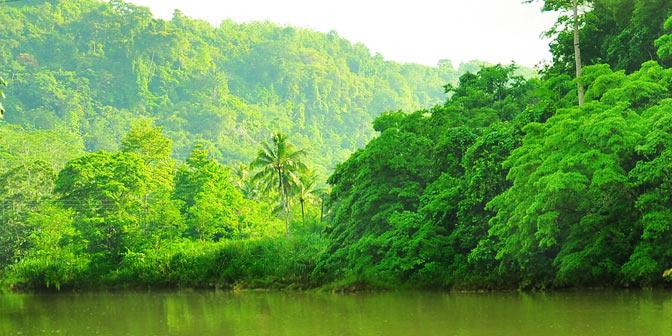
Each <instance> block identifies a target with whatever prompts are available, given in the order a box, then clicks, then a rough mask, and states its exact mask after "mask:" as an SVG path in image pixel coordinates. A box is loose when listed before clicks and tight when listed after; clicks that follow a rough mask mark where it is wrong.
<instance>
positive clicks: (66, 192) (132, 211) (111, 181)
mask: <svg viewBox="0 0 672 336" xmlns="http://www.w3.org/2000/svg"><path fill="white" fill-rule="evenodd" d="M149 174H150V172H149V170H148V169H147V167H146V165H145V164H144V161H143V160H142V158H140V157H139V156H138V155H137V154H135V153H105V152H100V153H91V154H88V155H86V156H83V157H81V158H79V159H75V160H73V161H70V162H69V163H68V164H67V165H66V167H65V168H64V169H63V170H62V171H61V172H60V173H59V174H58V177H57V179H56V187H55V191H56V193H57V194H58V201H59V202H58V204H60V205H61V206H63V207H64V208H66V209H72V210H73V211H74V223H75V224H74V225H75V227H76V228H77V230H78V231H79V232H81V233H82V237H83V238H84V239H85V240H87V241H88V248H87V251H88V252H89V253H90V254H91V255H92V258H93V260H95V262H94V265H95V267H97V268H98V271H108V270H109V269H111V268H114V267H116V266H117V265H118V264H119V263H120V262H121V260H122V259H123V257H124V255H125V254H126V253H127V252H128V251H132V250H134V249H135V248H137V247H138V246H139V244H140V243H142V242H143V239H144V237H143V234H142V231H141V230H142V227H141V225H140V224H141V223H142V218H143V216H144V215H145V214H146V204H147V203H146V201H145V200H146V199H145V196H146V195H147V190H148V189H149V184H150V183H149V181H150V180H151V179H150V176H149Z"/></svg>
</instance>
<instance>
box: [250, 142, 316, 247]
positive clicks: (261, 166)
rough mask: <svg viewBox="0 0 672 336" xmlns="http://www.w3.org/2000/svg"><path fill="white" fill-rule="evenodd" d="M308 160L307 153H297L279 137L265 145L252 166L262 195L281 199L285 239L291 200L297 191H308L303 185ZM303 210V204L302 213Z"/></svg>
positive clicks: (301, 151) (288, 143) (254, 178)
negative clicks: (273, 195)
mask: <svg viewBox="0 0 672 336" xmlns="http://www.w3.org/2000/svg"><path fill="white" fill-rule="evenodd" d="M305 156H306V152H305V151H304V150H297V149H295V148H294V146H293V145H292V144H291V143H290V142H289V141H288V140H287V136H286V135H284V134H281V133H276V134H274V135H273V138H272V139H271V143H267V142H266V143H263V144H262V149H261V150H259V153H258V154H257V158H256V159H255V160H254V161H252V163H251V164H250V167H251V168H252V169H257V170H258V171H257V172H256V174H255V175H254V176H253V178H252V179H253V181H258V182H259V186H260V187H261V191H262V192H266V193H268V192H274V193H275V194H276V195H279V197H280V199H279V203H280V205H281V206H282V211H283V214H284V217H285V236H287V235H289V211H290V207H289V206H290V205H289V198H290V196H291V194H292V193H293V192H294V191H295V190H297V189H300V190H301V191H303V192H304V193H305V191H306V189H305V188H304V187H305V185H304V184H303V183H302V181H301V174H303V173H305V172H306V170H307V167H306V165H305V163H304V162H303V159H304V158H305ZM304 196H305V195H304ZM304 201H305V199H304ZM303 206H304V202H303V201H302V202H301V207H302V211H303ZM302 215H303V213H302Z"/></svg>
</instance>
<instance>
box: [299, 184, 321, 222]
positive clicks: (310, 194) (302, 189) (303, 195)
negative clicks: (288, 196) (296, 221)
mask: <svg viewBox="0 0 672 336" xmlns="http://www.w3.org/2000/svg"><path fill="white" fill-rule="evenodd" d="M299 182H300V183H299V185H298V186H297V190H296V196H297V198H298V199H299V203H300V204H301V222H303V224H304V225H305V224H306V202H307V201H310V200H312V199H315V198H316V197H317V196H318V195H319V194H320V192H321V191H322V188H321V187H319V186H318V185H317V183H316V178H315V174H313V173H312V172H309V173H306V174H304V175H301V177H300V178H299Z"/></svg>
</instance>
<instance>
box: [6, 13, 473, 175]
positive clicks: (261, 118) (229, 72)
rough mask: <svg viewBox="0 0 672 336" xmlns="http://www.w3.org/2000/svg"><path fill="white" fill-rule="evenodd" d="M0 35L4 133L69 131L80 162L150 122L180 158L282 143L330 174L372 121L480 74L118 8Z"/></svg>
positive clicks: (41, 21)
mask: <svg viewBox="0 0 672 336" xmlns="http://www.w3.org/2000/svg"><path fill="white" fill-rule="evenodd" d="M0 22H2V25H0V45H1V46H2V48H0V76H1V77H4V78H5V79H7V80H8V82H9V84H10V85H9V86H8V88H7V90H6V91H7V92H6V93H7V96H8V99H7V101H6V104H5V105H6V106H10V108H9V109H8V111H7V115H6V118H5V119H6V121H7V122H9V123H14V124H21V125H25V126H28V127H34V128H37V129H59V130H63V129H66V130H69V131H72V132H73V133H75V134H80V135H81V136H82V137H83V141H84V144H85V147H86V149H87V150H89V151H97V150H115V149H117V148H118V145H119V139H120V138H121V137H122V135H123V134H125V133H126V132H127V131H128V128H129V125H130V123H131V122H132V120H133V119H134V118H135V117H138V116H148V117H151V118H153V119H155V121H156V123H157V124H158V125H160V126H163V127H164V131H165V132H166V134H167V135H168V136H169V137H170V138H172V139H173V140H174V143H175V153H174V154H175V155H176V156H177V157H179V158H184V157H186V156H187V154H188V153H189V151H190V150H191V149H192V148H193V146H194V145H195V144H196V143H201V144H203V145H205V146H206V147H208V148H209V149H210V151H211V153H213V155H214V156H215V157H217V158H218V159H219V160H220V161H223V162H228V161H233V160H240V161H244V162H249V161H250V159H251V158H252V157H253V155H254V154H255V151H256V148H257V144H258V143H260V142H261V141H262V140H266V139H267V138H268V137H269V136H270V134H271V133H272V132H275V131H280V132H284V133H289V134H292V138H293V142H294V143H296V144H297V146H299V147H303V148H310V149H311V151H312V154H313V155H311V158H314V160H316V161H317V162H316V163H317V164H319V165H320V166H321V167H322V168H323V169H325V168H326V169H329V168H330V167H333V166H334V165H335V163H336V162H339V161H342V160H344V159H345V158H347V156H348V155H349V153H351V152H352V150H353V149H355V148H358V147H361V146H363V144H365V143H366V142H367V141H368V140H369V139H370V138H371V137H372V136H373V134H374V131H373V129H372V128H371V126H370V125H371V123H372V120H373V119H374V118H375V117H376V116H377V115H379V114H380V113H382V112H384V111H387V110H399V109H401V110H409V111H412V110H415V109H418V108H422V107H428V106H431V105H433V104H436V103H439V102H441V101H443V100H444V99H445V94H444V92H443V89H442V87H443V85H445V84H447V83H451V82H455V81H456V80H457V78H458V77H459V75H460V74H461V73H464V72H465V71H469V70H471V71H475V70H477V68H478V63H469V64H463V65H461V66H460V68H459V69H455V68H453V66H452V65H451V64H450V62H440V64H439V65H438V66H437V67H427V66H422V65H417V64H399V63H395V62H390V61H386V60H384V59H383V57H382V56H380V55H372V54H371V52H370V51H369V50H368V49H367V48H366V47H365V46H364V45H362V44H352V43H350V42H349V41H347V40H345V39H343V38H341V37H339V36H338V35H337V34H336V33H329V34H323V33H318V32H314V31H310V30H306V29H298V28H292V27H284V26H278V25H276V24H272V23H267V22H265V23H245V24H239V23H234V22H231V21H225V22H222V23H221V25H220V26H219V27H213V26H212V25H210V24H208V23H206V22H204V21H199V20H194V19H191V18H188V17H186V16H184V15H182V14H181V13H180V12H176V13H175V15H174V17H173V18H172V20H170V21H166V20H160V19H156V18H154V17H153V16H152V14H151V12H150V11H149V9H147V8H143V7H137V6H134V5H131V4H127V3H124V2H123V1H116V0H113V1H109V2H102V1H96V0H68V1H61V0H51V1H20V2H14V3H5V4H2V5H1V6H0Z"/></svg>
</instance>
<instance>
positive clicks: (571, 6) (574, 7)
mask: <svg viewBox="0 0 672 336" xmlns="http://www.w3.org/2000/svg"><path fill="white" fill-rule="evenodd" d="M534 1H536V0H527V1H526V3H530V2H534ZM543 1H544V7H543V9H542V10H544V11H562V12H569V13H570V14H569V16H568V15H567V14H565V15H563V16H561V17H560V19H559V20H558V24H557V25H564V24H566V23H567V22H570V23H569V26H570V28H569V29H571V31H572V36H573V47H574V66H575V74H576V89H577V95H578V99H579V106H581V105H583V103H584V102H585V87H584V85H583V83H582V82H581V75H582V73H583V65H582V60H581V38H580V29H581V18H580V17H579V9H580V7H581V6H583V5H586V4H588V3H590V2H591V0H543ZM557 29H558V27H557V26H556V27H555V28H554V29H552V30H551V33H552V32H556V31H557Z"/></svg>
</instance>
